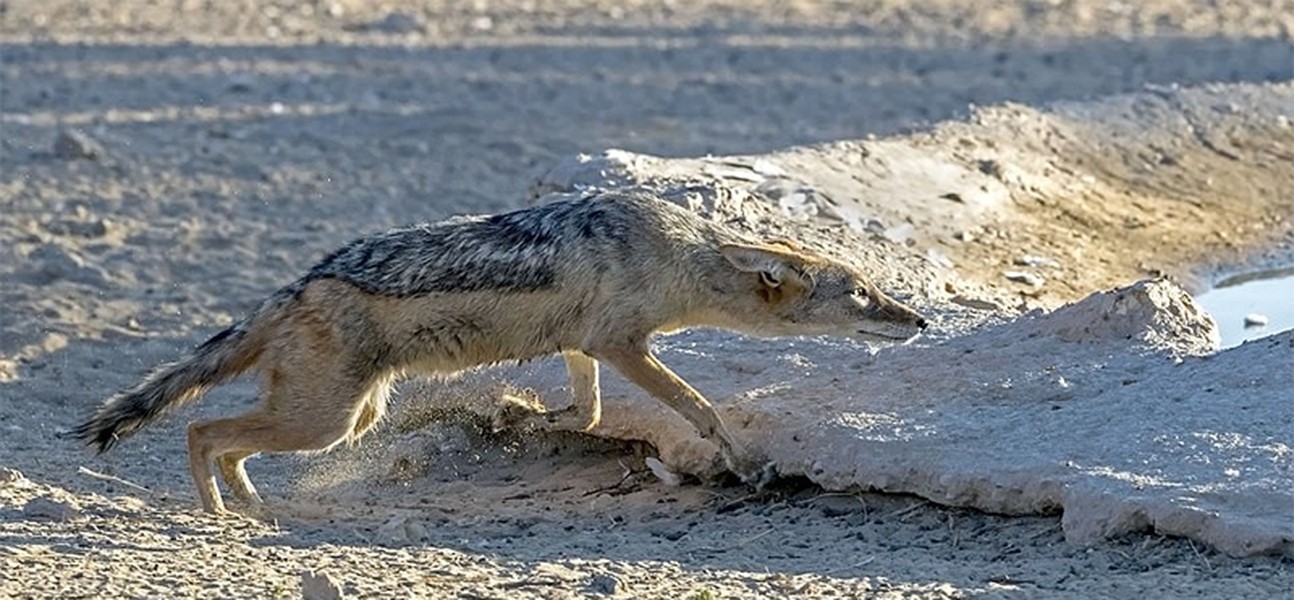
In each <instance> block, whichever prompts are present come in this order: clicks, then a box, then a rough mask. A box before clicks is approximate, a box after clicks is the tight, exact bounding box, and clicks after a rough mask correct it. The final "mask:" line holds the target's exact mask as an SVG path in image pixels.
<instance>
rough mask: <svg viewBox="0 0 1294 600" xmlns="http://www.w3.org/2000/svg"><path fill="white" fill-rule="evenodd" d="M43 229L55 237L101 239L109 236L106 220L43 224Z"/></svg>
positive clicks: (61, 221) (63, 221)
mask: <svg viewBox="0 0 1294 600" xmlns="http://www.w3.org/2000/svg"><path fill="white" fill-rule="evenodd" d="M42 227H43V228H44V229H45V231H48V232H50V233H52V234H54V235H68V236H76V237H83V238H99V237H103V236H105V235H107V234H108V221H107V220H106V219H91V220H88V221H73V220H60V221H51V222H49V223H45V224H43V225H42Z"/></svg>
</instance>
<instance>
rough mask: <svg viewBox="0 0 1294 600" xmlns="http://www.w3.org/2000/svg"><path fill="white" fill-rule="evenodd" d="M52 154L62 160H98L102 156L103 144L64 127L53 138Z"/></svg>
mask: <svg viewBox="0 0 1294 600" xmlns="http://www.w3.org/2000/svg"><path fill="white" fill-rule="evenodd" d="M54 156H57V157H59V158H61V159H63V160H77V159H86V160H98V159H100V158H103V156H104V151H103V146H102V145H101V144H99V142H97V141H95V139H94V138H92V137H90V136H89V135H86V134H85V133H82V132H80V131H76V130H74V129H65V130H63V131H60V132H59V134H58V137H56V138H54Z"/></svg>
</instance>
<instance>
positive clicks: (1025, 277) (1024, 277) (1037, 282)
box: [1002, 271, 1047, 287]
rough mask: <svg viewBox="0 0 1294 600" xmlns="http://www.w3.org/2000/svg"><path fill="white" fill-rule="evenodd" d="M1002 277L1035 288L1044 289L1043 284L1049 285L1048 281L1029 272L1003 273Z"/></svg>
mask: <svg viewBox="0 0 1294 600" xmlns="http://www.w3.org/2000/svg"><path fill="white" fill-rule="evenodd" d="M1002 276H1003V277H1006V278H1007V279H1008V280H1009V281H1014V282H1016V283H1023V284H1026V285H1030V286H1033V287H1042V284H1044V283H1047V280H1046V279H1043V278H1042V277H1041V276H1039V275H1035V274H1033V273H1029V272H1027V271H1007V272H1005V273H1002Z"/></svg>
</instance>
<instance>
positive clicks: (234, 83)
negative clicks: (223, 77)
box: [225, 73, 256, 94]
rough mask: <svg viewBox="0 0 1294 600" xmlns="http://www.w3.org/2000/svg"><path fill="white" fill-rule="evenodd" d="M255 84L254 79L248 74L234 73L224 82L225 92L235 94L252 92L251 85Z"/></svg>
mask: <svg viewBox="0 0 1294 600" xmlns="http://www.w3.org/2000/svg"><path fill="white" fill-rule="evenodd" d="M254 83H256V78H255V77H254V76H253V75H252V74H250V73H236V74H234V75H230V76H229V80H228V81H226V82H225V91H228V92H233V93H235V94H242V93H245V92H250V91H252V84H254Z"/></svg>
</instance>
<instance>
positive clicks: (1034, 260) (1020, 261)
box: [1012, 254, 1060, 268]
mask: <svg viewBox="0 0 1294 600" xmlns="http://www.w3.org/2000/svg"><path fill="white" fill-rule="evenodd" d="M1012 262H1013V263H1015V265H1016V266H1020V267H1035V268H1036V267H1060V263H1059V262H1057V261H1055V260H1052V259H1050V258H1047V257H1045V256H1033V255H1030V254H1026V255H1024V256H1021V257H1020V258H1017V259H1015V260H1014V261H1012Z"/></svg>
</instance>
